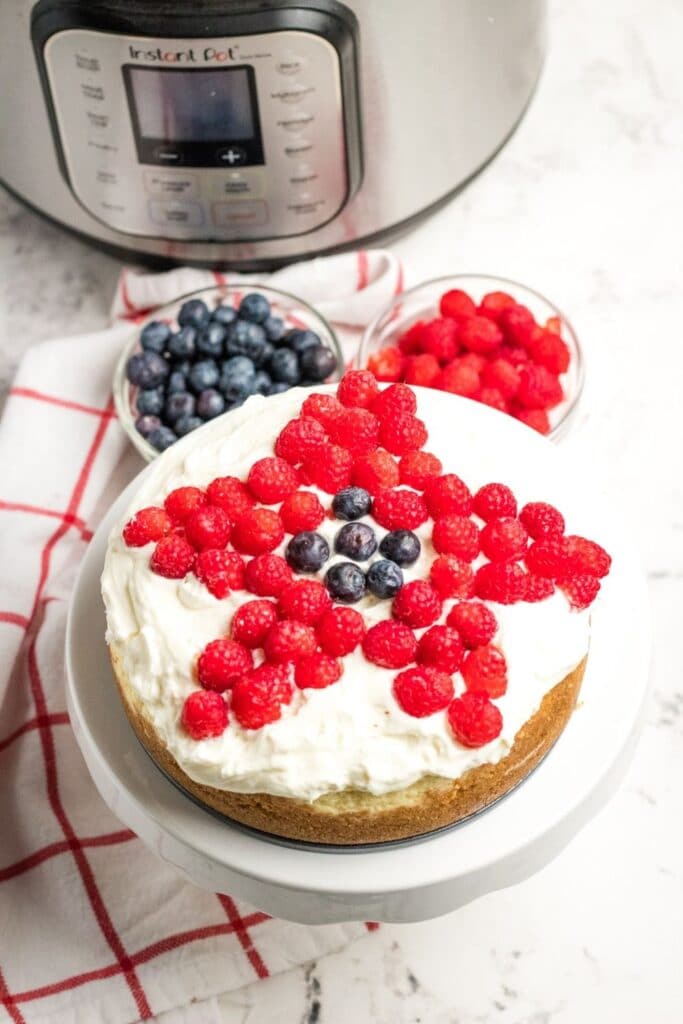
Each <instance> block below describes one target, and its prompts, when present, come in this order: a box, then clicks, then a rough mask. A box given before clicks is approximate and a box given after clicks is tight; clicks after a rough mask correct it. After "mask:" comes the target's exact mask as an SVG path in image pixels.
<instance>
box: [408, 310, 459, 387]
mask: <svg viewBox="0 0 683 1024" xmlns="http://www.w3.org/2000/svg"><path fill="white" fill-rule="evenodd" d="M457 336H458V324H457V323H456V321H455V320H449V319H445V318H441V317H439V318H437V319H436V320H430V321H429V323H426V324H425V325H424V327H423V328H422V333H421V335H420V341H421V343H422V351H423V352H424V353H427V354H429V355H430V356H432V357H433V358H434V359H435V360H436V362H437V364H438V363H450V361H451V359H453V358H454V357H455V354H456V353H457V351H458V341H457ZM406 380H407V378H406ZM409 383H410V382H409ZM414 383H418V382H417V381H415V382H414Z"/></svg>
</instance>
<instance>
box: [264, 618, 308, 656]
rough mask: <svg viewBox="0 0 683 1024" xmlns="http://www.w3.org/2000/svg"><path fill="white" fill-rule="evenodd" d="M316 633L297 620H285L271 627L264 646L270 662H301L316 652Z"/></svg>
mask: <svg viewBox="0 0 683 1024" xmlns="http://www.w3.org/2000/svg"><path fill="white" fill-rule="evenodd" d="M315 646H316V644H315V633H314V632H313V628H312V627H311V626H307V625H306V624H305V623H303V622H297V621H296V620H295V619H285V620H284V622H276V623H275V625H274V626H271V628H270V630H269V631H268V634H267V636H266V639H265V641H264V644H263V649H264V650H265V652H266V658H267V659H268V661H270V662H273V663H274V664H276V665H278V664H284V663H285V662H288V661H299V659H301V658H306V657H308V655H309V654H313V652H314V651H315Z"/></svg>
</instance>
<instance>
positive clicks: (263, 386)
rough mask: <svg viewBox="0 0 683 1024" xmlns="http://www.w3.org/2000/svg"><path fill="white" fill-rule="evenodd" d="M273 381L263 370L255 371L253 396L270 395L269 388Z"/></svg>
mask: <svg viewBox="0 0 683 1024" xmlns="http://www.w3.org/2000/svg"><path fill="white" fill-rule="evenodd" d="M272 383H273V381H272V379H271V376H270V374H269V373H266V371H265V370H257V371H256V374H255V375H254V394H255V395H268V394H270V392H269V390H268V389H269V388H270V387H271V385H272Z"/></svg>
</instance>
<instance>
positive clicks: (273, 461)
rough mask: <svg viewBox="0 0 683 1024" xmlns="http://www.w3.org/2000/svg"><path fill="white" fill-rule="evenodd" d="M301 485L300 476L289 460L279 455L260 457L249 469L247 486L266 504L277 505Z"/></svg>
mask: <svg viewBox="0 0 683 1024" xmlns="http://www.w3.org/2000/svg"><path fill="white" fill-rule="evenodd" d="M298 486H299V477H298V474H297V472H296V470H295V469H293V468H292V467H291V466H290V464H289V463H288V462H285V460H284V459H280V458H278V457H277V456H276V457H274V458H265V459H259V460H258V461H257V462H255V463H254V465H253V466H252V467H251V469H250V470H249V476H248V477H247V487H248V488H249V490H250V491H251V493H252V494H253V495H254V497H255V498H256V499H257V500H258V501H262V502H263V503H264V505H275V503H276V502H278V501H282V500H283V499H284V498H286V497H287V495H288V494H292V492H293V491H295V490H296V489H297V487H298Z"/></svg>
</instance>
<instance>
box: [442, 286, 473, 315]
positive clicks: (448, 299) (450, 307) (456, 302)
mask: <svg viewBox="0 0 683 1024" xmlns="http://www.w3.org/2000/svg"><path fill="white" fill-rule="evenodd" d="M439 312H440V313H441V316H450V317H453V318H455V319H457V318H458V317H465V316H476V315H477V307H476V306H475V304H474V302H473V301H472V299H471V298H470V297H469V295H468V294H467V292H464V291H462V289H460V288H451V290H450V291H447V292H444V293H443V295H442V296H441V301H440V302H439Z"/></svg>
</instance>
